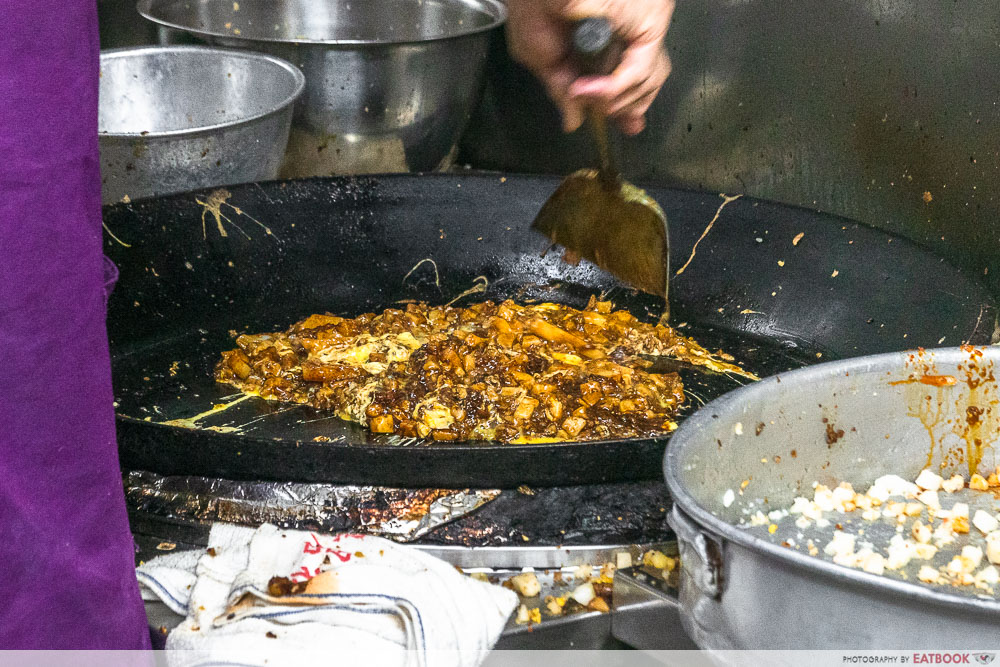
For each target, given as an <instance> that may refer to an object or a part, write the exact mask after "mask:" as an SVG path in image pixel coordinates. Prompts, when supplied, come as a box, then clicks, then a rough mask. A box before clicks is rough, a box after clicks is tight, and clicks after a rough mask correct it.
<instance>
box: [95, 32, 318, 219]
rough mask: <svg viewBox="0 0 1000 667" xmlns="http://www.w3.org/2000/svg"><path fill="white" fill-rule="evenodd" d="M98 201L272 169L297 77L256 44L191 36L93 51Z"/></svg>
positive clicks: (264, 174) (283, 141)
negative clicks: (219, 44) (97, 71)
mask: <svg viewBox="0 0 1000 667" xmlns="http://www.w3.org/2000/svg"><path fill="white" fill-rule="evenodd" d="M100 86H101V87H100V119H99V122H98V129H99V133H100V134H99V136H100V149H101V182H102V189H101V191H102V199H103V201H104V203H106V204H107V203H112V202H116V201H120V200H121V199H122V198H123V197H125V196H128V197H129V198H131V199H138V198H141V197H151V196H154V195H162V194H168V193H173V192H184V191H186V190H193V189H196V188H203V187H211V186H215V185H229V184H233V183H246V182H249V181H258V180H267V179H273V178H275V177H276V176H277V175H278V168H279V166H280V165H281V159H282V155H283V154H284V152H285V147H286V146H287V144H288V132H289V127H290V125H291V120H292V110H293V105H294V103H295V100H297V99H298V98H299V96H300V95H301V94H302V90H303V88H304V87H305V78H304V77H303V76H302V73H301V72H300V71H298V70H297V69H296V68H295V67H293V66H292V65H290V64H289V63H287V62H285V61H283V60H279V59H278V58H274V57H272V56H266V55H262V54H257V53H241V52H238V51H231V50H227V49H209V48H202V47H195V46H172V47H143V48H132V49H115V50H111V51H104V52H102V53H101V80H100Z"/></svg>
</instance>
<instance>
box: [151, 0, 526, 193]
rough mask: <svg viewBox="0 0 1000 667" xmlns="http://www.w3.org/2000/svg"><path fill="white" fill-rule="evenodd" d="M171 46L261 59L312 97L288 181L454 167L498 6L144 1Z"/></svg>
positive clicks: (298, 117)
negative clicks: (193, 42)
mask: <svg viewBox="0 0 1000 667" xmlns="http://www.w3.org/2000/svg"><path fill="white" fill-rule="evenodd" d="M138 10H139V13H140V14H142V15H143V16H145V17H146V18H147V19H149V20H151V21H154V22H156V23H158V24H159V25H160V26H161V33H160V34H161V39H163V40H165V41H169V42H173V41H183V40H185V39H188V40H190V39H191V37H192V36H194V37H195V38H196V39H197V40H199V41H201V42H207V43H210V44H214V45H220V46H229V47H235V48H242V49H251V50H255V51H263V52H266V53H270V54H272V55H276V56H278V57H280V58H284V59H286V60H288V61H289V62H291V63H294V64H295V65H297V66H298V67H300V68H301V69H302V71H303V72H304V73H305V76H306V92H305V94H304V95H303V96H302V99H301V100H300V101H299V103H298V105H297V107H296V111H295V119H294V121H293V124H292V133H291V139H290V140H289V146H288V153H287V155H286V160H285V165H284V166H283V167H282V171H281V175H282V176H285V177H293V176H317V175H323V176H326V175H331V174H346V173H373V172H392V171H430V170H433V169H436V168H442V167H446V166H447V165H448V164H449V156H450V154H451V153H452V152H453V150H454V148H455V146H456V144H457V143H458V138H459V136H460V135H461V133H462V131H463V130H464V129H465V126H466V124H467V122H468V119H469V116H470V114H471V113H472V110H473V108H474V106H475V104H476V102H477V101H478V98H479V94H480V92H481V89H482V84H483V74H484V70H485V64H486V53H487V47H488V42H489V35H490V31H491V30H493V29H495V28H497V27H499V26H500V25H501V24H502V23H503V22H504V20H505V19H506V16H507V10H506V5H504V3H503V2H501V1H500V0H240V1H239V2H233V0H140V1H139V4H138Z"/></svg>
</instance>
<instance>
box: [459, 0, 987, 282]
mask: <svg viewBox="0 0 1000 667" xmlns="http://www.w3.org/2000/svg"><path fill="white" fill-rule="evenodd" d="M667 44H668V48H669V52H670V55H671V58H672V61H673V74H672V75H671V77H670V79H669V80H668V81H667V84H666V86H665V88H664V90H663V92H662V93H661V94H660V96H659V98H658V99H657V100H656V102H655V103H654V105H653V107H652V109H651V112H650V117H649V126H648V128H647V129H646V130H645V131H644V132H643V133H642V134H640V135H639V136H637V137H635V138H632V139H628V140H624V141H622V142H620V146H619V156H620V159H619V161H620V162H621V164H622V170H623V172H625V174H626V176H627V177H629V178H631V179H633V180H635V181H638V182H648V183H663V184H670V185H681V186H688V187H693V188H698V189H703V190H709V191H713V192H726V193H729V194H734V193H745V194H748V195H752V196H755V197H762V198H766V199H773V200H777V201H782V202H788V203H792V204H799V205H802V206H807V207H810V208H818V209H822V210H827V211H832V212H835V213H838V214H841V215H844V216H847V217H850V218H854V219H857V220H860V221H863V222H866V223H869V224H872V225H875V226H878V227H882V228H885V229H887V230H891V231H893V232H897V233H899V234H902V235H904V236H907V237H909V238H911V239H914V240H916V241H919V242H921V243H924V244H926V245H928V246H930V247H932V248H933V249H934V250H936V251H937V252H938V253H939V254H941V255H943V256H945V257H947V258H948V259H949V260H951V261H952V262H954V263H956V264H958V265H960V266H962V267H964V268H965V269H967V270H970V271H974V272H976V273H979V274H984V275H985V276H986V279H987V280H988V281H989V282H990V284H991V285H992V287H993V288H994V290H995V291H1000V289H998V288H1000V252H998V249H1000V245H998V242H1000V199H998V197H1000V172H998V166H1000V108H998V103H1000V4H998V3H997V2H996V0H974V1H973V0H850V1H848V0H835V1H834V0H679V2H678V5H677V10H676V14H675V16H674V22H673V25H672V27H671V29H670V33H669V35H668V38H667ZM492 56H493V57H492V61H491V65H490V69H489V75H488V76H489V78H488V83H487V89H486V92H485V95H484V99H483V102H482V104H481V106H480V108H479V110H478V112H477V113H476V115H475V117H474V119H473V121H472V125H471V127H470V128H469V130H468V132H467V133H466V135H465V137H464V139H463V142H462V151H461V154H460V160H461V161H463V162H466V163H469V164H471V165H472V166H473V167H477V168H484V169H501V170H509V171H538V172H568V171H570V170H572V169H574V168H576V167H579V166H583V165H587V164H592V163H593V162H594V157H593V155H592V152H591V151H592V149H591V147H590V144H589V138H588V136H587V134H586V133H585V132H583V131H581V132H577V133H576V134H574V135H569V136H566V135H562V134H561V132H560V130H559V125H558V118H557V116H556V114H555V111H554V109H553V107H552V106H551V105H550V104H549V103H548V102H547V100H546V99H545V96H544V93H543V92H542V90H541V88H540V87H539V86H538V84H537V83H536V82H535V81H534V80H533V79H532V78H531V76H530V75H529V74H527V73H526V72H525V71H524V70H522V69H520V68H519V67H518V66H516V65H515V64H513V63H512V62H511V61H510V59H509V58H508V57H507V54H506V50H505V47H504V45H503V40H502V39H499V38H498V39H497V40H496V42H495V44H494V49H493V54H492ZM925 193H929V194H925ZM928 200H929V201H928Z"/></svg>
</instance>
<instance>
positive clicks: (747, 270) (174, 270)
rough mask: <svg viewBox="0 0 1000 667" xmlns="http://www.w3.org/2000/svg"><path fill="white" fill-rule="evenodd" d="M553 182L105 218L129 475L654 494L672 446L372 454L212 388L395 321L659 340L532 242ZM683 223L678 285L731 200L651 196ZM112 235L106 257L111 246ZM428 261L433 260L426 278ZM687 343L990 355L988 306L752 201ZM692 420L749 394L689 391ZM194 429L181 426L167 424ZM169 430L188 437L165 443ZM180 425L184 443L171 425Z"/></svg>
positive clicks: (294, 195) (390, 449)
mask: <svg viewBox="0 0 1000 667" xmlns="http://www.w3.org/2000/svg"><path fill="white" fill-rule="evenodd" d="M558 182H559V179H557V178H548V177H534V176H506V177H501V176H500V175H496V174H468V175H445V174H442V175H398V176H380V177H363V178H330V179H310V180H303V181H290V182H273V183H262V184H248V185H243V186H234V187H230V188H228V189H226V190H215V191H208V190H206V191H202V192H197V193H187V194H182V195H176V196H170V197H163V198H158V199H151V200H145V201H139V202H133V203H129V204H117V205H114V206H110V207H106V208H105V211H104V218H105V223H106V226H107V229H108V231H109V234H106V237H105V246H104V247H105V252H106V253H107V254H108V256H109V257H111V259H112V260H114V261H115V263H116V264H117V265H118V266H119V269H120V271H121V278H120V280H119V282H118V286H117V288H116V289H115V292H114V294H113V295H112V298H111V301H110V304H109V316H108V324H109V330H110V336H111V346H112V357H113V372H114V379H115V392H116V410H117V414H118V434H119V447H120V453H121V460H122V464H123V465H124V466H125V467H127V468H131V469H145V470H152V471H156V472H160V473H163V474H193V475H205V476H211V477H225V478H230V479H277V480H295V481H304V482H351V483H377V484H383V485H403V486H450V487H462V486H467V485H470V486H479V487H511V486H517V485H519V484H546V485H555V484H574V483H589V482H607V481H620V480H627V479H648V478H653V477H658V476H659V462H660V459H661V457H662V454H663V448H664V446H665V445H666V443H667V441H668V439H669V437H667V436H664V437H661V438H654V439H633V440H622V441H597V442H576V443H558V444H527V445H510V444H498V443H488V442H482V443H447V442H429V441H421V440H413V439H405V438H400V437H398V436H385V435H373V434H370V433H368V432H367V430H366V429H364V428H362V427H361V426H358V425H355V424H349V423H346V422H342V421H340V420H338V419H336V418H335V417H332V416H331V415H329V414H323V413H321V412H318V411H316V410H314V409H311V408H308V407H305V406H290V405H284V404H279V403H273V402H267V401H264V400H262V399H258V398H252V399H247V400H244V401H242V402H239V403H236V404H233V405H231V406H230V407H228V408H226V409H224V410H217V411H215V412H214V413H212V414H209V415H207V416H204V417H202V418H200V419H198V420H190V418H192V417H195V416H198V415H202V414H203V413H206V412H211V411H212V410H213V409H214V407H215V406H220V405H225V404H227V403H230V402H231V401H233V400H234V399H235V398H238V396H237V395H236V393H235V392H234V391H233V390H232V388H230V387H226V386H222V385H218V384H216V383H215V382H214V381H213V379H212V370H213V367H214V364H215V362H216V361H217V359H218V357H219V353H220V352H221V351H222V350H225V349H231V348H232V347H234V346H235V343H234V341H233V333H235V332H261V331H268V330H270V331H276V330H282V329H285V328H286V327H287V326H288V325H290V324H291V323H293V322H295V321H296V320H298V319H301V318H302V317H304V316H306V315H309V314H311V313H314V312H326V311H329V312H333V313H336V314H343V315H352V316H353V315H357V314H359V313H362V312H365V311H378V310H380V309H382V308H385V307H388V306H392V305H394V304H397V303H398V302H399V301H401V300H406V299H421V300H427V301H430V302H433V303H447V302H449V301H451V300H452V299H455V298H456V297H458V296H459V295H461V294H462V293H463V292H464V291H466V290H469V289H471V288H473V287H475V286H476V285H480V286H485V291H484V292H479V293H472V294H469V295H467V296H464V297H462V299H460V300H459V301H457V302H456V303H458V304H462V303H468V302H469V301H470V300H472V299H484V298H489V299H494V300H499V299H504V298H515V299H519V300H521V301H522V302H525V301H532V300H549V301H558V302H564V303H569V304H571V305H575V306H581V305H583V304H584V303H586V300H587V298H588V297H589V296H590V295H591V294H603V295H604V296H605V297H606V298H610V299H612V300H613V301H614V302H615V303H616V305H617V306H619V307H625V308H628V309H629V310H631V311H632V312H633V313H635V314H636V315H638V316H642V317H644V318H647V319H650V320H653V319H655V317H656V316H657V315H658V314H659V309H660V307H661V304H659V303H658V302H657V300H656V299H655V298H654V297H651V296H648V295H645V294H641V293H637V292H636V291H634V290H631V289H628V288H626V287H624V286H623V285H621V284H620V283H618V282H616V281H615V280H614V279H613V278H611V277H610V276H608V275H606V274H604V273H602V272H601V271H599V270H597V269H595V268H594V267H593V266H591V265H589V264H587V263H586V262H582V263H580V264H579V265H577V266H570V265H567V264H565V263H563V262H562V261H561V260H560V258H559V256H558V254H557V253H554V252H550V253H548V254H546V255H545V256H544V257H543V256H542V253H543V251H544V250H545V249H546V241H545V240H544V239H543V238H542V237H540V236H538V235H536V234H535V233H533V232H532V231H530V229H529V225H530V223H531V221H532V219H533V218H534V216H535V213H536V212H537V211H538V208H539V207H540V206H541V204H542V202H544V201H545V199H546V198H547V197H548V195H549V194H550V193H551V192H552V191H553V190H554V189H555V187H556V185H557V184H558ZM649 191H650V193H651V194H652V195H653V196H654V197H655V198H656V199H657V200H658V201H659V202H660V203H661V204H662V206H663V208H664V210H665V211H666V214H667V216H668V218H669V220H670V229H671V234H672V238H671V251H672V253H673V257H672V258H671V266H674V267H680V266H682V265H683V264H684V263H685V262H686V261H687V260H688V259H689V257H690V255H691V251H692V247H693V246H694V244H695V242H696V240H697V239H698V238H699V236H700V235H701V234H702V233H703V232H704V231H705V229H706V227H707V226H708V224H709V222H710V221H711V220H712V218H713V216H714V215H715V214H716V211H717V209H718V208H719V205H720V204H721V203H722V199H720V197H719V196H717V195H715V194H711V193H703V192H691V191H683V190H675V189H666V188H650V189H649ZM112 235H113V236H112ZM423 260H432V261H423ZM671 298H672V300H671V303H672V316H671V317H672V320H671V321H672V323H673V324H675V325H681V324H683V325H684V326H683V327H682V328H681V331H682V332H685V333H687V334H689V335H694V336H695V337H696V338H697V339H698V340H699V341H700V342H702V343H703V344H705V345H707V346H709V347H711V348H712V349H716V348H718V347H722V348H724V349H726V350H727V351H728V352H731V353H733V354H734V355H735V356H736V357H737V358H738V359H739V360H741V361H742V362H744V364H745V366H746V367H747V368H749V369H750V370H753V371H755V372H757V373H758V374H760V375H766V374H771V373H775V372H780V371H784V370H787V369H789V368H793V367H797V366H801V365H804V364H806V363H810V362H815V361H817V360H820V359H822V360H829V359H835V358H840V357H848V356H855V355H861V354H873V353H877V352H885V351H889V350H898V349H903V348H908V347H916V346H927V347H932V346H937V345H955V344H958V343H962V342H966V341H969V342H972V343H977V344H983V343H988V342H989V338H990V334H991V332H992V330H993V327H994V318H995V313H996V311H995V308H994V301H993V298H992V297H991V296H990V295H989V294H988V292H987V291H986V289H985V288H984V287H983V286H982V285H981V284H980V282H979V281H978V279H975V278H972V277H969V276H965V275H962V274H961V273H960V272H959V271H958V270H957V269H956V268H954V267H953V266H951V265H949V264H947V263H946V262H944V261H943V260H941V259H939V258H937V257H935V256H934V255H932V254H930V253H929V252H927V251H926V250H924V249H922V248H920V247H918V246H916V245H914V244H912V243H910V242H907V241H905V240H903V239H901V238H899V237H893V236H890V235H888V234H885V233H884V232H880V231H877V230H875V229H872V228H869V227H866V226H864V225H861V224H858V223H855V222H852V221H849V220H845V219H842V218H838V217H835V216H831V215H826V214H823V213H817V212H813V211H809V210H805V209H801V208H794V207H790V206H784V205H780V204H774V203H768V202H762V201H756V200H753V199H750V198H740V199H738V200H735V201H732V202H731V203H729V204H728V205H727V206H725V208H724V209H723V210H722V212H721V214H720V215H719V217H718V220H716V222H715V224H714V226H713V227H712V229H711V230H710V231H709V232H708V234H707V236H705V238H704V239H703V240H702V241H701V242H700V244H699V245H698V246H697V254H696V255H695V257H694V258H693V260H692V261H691V262H690V264H689V265H688V266H687V268H686V269H685V270H684V272H683V273H682V274H681V275H679V276H675V277H674V279H673V287H672V289H671ZM682 376H683V378H684V380H685V385H686V389H687V390H688V391H689V397H690V402H689V408H688V410H689V411H690V410H691V409H693V408H695V407H697V406H698V405H699V404H700V403H701V402H702V401H704V400H708V399H710V398H713V397H714V396H717V395H719V394H721V393H723V392H725V391H728V390H729V389H732V388H734V387H736V386H738V384H739V383H738V382H736V381H735V380H734V379H733V378H729V377H726V376H714V375H706V374H703V373H698V372H687V371H685V372H684V373H683V374H682ZM179 419H189V421H187V422H177V421H173V420H179ZM171 421H173V424H174V425H169V424H165V422H171ZM178 424H179V425H178Z"/></svg>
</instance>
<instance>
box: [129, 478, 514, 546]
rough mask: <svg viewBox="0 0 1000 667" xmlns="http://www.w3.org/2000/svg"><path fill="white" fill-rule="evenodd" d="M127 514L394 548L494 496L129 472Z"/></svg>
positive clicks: (489, 492) (493, 492)
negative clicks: (317, 534) (355, 538)
mask: <svg viewBox="0 0 1000 667" xmlns="http://www.w3.org/2000/svg"><path fill="white" fill-rule="evenodd" d="M124 484H125V498H126V503H127V505H128V508H129V510H130V511H137V512H146V513H150V514H154V515H157V516H160V517H164V518H170V519H179V520H182V521H192V520H193V521H197V522H199V523H205V524H209V523H214V522H216V521H224V522H226V523H235V524H240V525H249V526H257V525H260V524H262V523H272V524H275V525H277V526H280V527H282V528H295V529H300V530H321V531H326V532H344V531H349V532H356V533H365V534H368V535H378V536H380V537H386V538H389V539H392V540H395V541H397V542H409V541H411V540H414V539H417V538H418V537H420V536H421V535H424V534H426V533H428V532H430V531H432V530H434V529H435V528H437V527H438V526H441V525H443V524H446V523H448V522H450V521H454V520H455V519H458V518H460V517H462V516H465V515H467V514H469V513H470V512H473V511H474V510H476V509H478V508H480V507H482V506H483V505H485V504H486V503H488V502H490V501H491V500H493V499H494V498H496V497H497V496H499V495H500V490H499V489H473V490H470V489H463V490H454V489H397V488H390V487H382V486H335V485H331V484H300V483H292V482H245V481H233V480H227V479H211V478H207V477H187V476H163V475H158V474H156V473H152V472H146V471H130V472H128V473H126V475H125V477H124Z"/></svg>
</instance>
